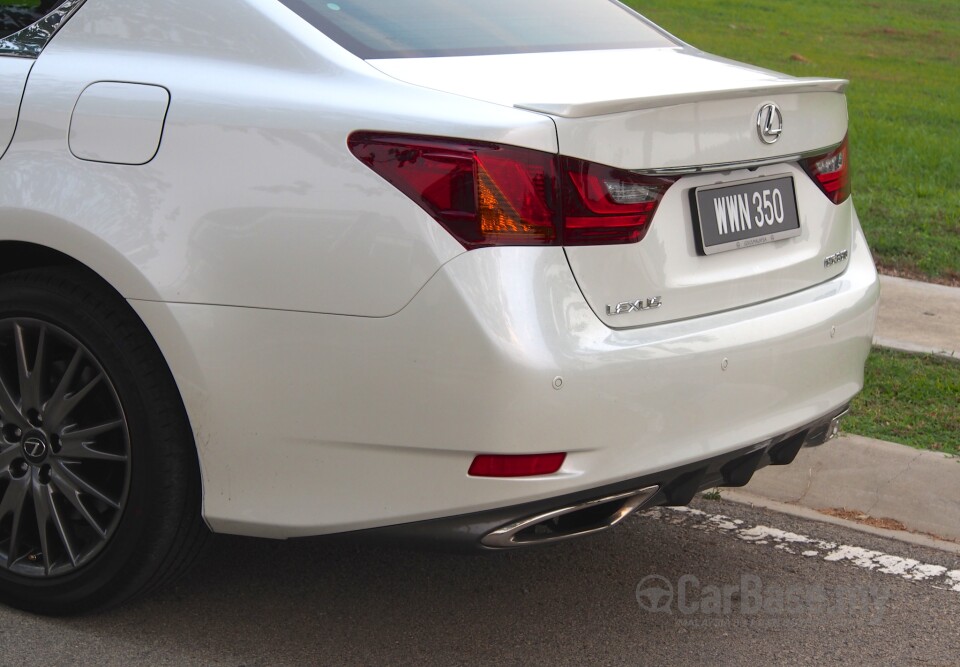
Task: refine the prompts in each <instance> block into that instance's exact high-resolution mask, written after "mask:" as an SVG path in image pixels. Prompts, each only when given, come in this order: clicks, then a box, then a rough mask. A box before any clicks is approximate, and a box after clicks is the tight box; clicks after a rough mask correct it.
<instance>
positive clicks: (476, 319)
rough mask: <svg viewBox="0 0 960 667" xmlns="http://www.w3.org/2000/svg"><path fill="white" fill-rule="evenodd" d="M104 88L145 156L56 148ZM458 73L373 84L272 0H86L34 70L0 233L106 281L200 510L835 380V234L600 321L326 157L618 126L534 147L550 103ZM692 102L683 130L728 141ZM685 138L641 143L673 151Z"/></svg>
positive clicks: (6, 166) (388, 488)
mask: <svg viewBox="0 0 960 667" xmlns="http://www.w3.org/2000/svg"><path fill="white" fill-rule="evenodd" d="M581 55H583V57H585V58H588V59H591V58H593V57H594V56H593V55H592V54H581ZM557 57H565V56H557ZM598 57H599V56H598ZM683 62H684V63H686V64H689V65H690V66H691V67H693V66H694V65H695V64H696V63H701V64H703V63H710V62H713V61H708V60H703V61H702V62H701V60H700V59H690V60H684V61H683ZM705 66H707V67H708V69H709V68H713V67H714V66H716V67H719V68H720V69H719V70H716V71H721V70H722V71H725V72H727V75H729V76H730V77H736V76H740V74H736V73H735V72H739V71H740V70H738V69H737V67H739V66H732V65H728V64H722V63H721V64H719V65H716V63H714V64H713V65H709V64H708V65H705ZM505 71H506V70H505ZM711 71H714V70H711ZM518 74H519V72H513V75H514V76H517V75H518ZM741 74H742V76H743V77H745V79H746V78H750V77H761V78H762V77H763V76H768V77H771V78H772V79H774V80H779V79H778V75H773V74H766V75H764V74H762V73H758V71H757V70H749V69H748V68H743V72H742V73H741ZM461 76H462V75H461ZM725 76H726V75H725ZM463 78H464V81H468V78H467V77H463ZM521 78H522V77H521ZM619 79H620V77H614V78H613V79H611V80H610V81H608V83H607V84H604V85H608V84H609V85H612V83H613V82H615V81H617V80H619ZM107 81H116V82H125V81H126V82H130V81H136V82H142V83H144V84H149V85H153V86H160V87H163V88H164V89H166V90H167V91H169V93H170V106H169V110H168V115H167V120H166V125H165V128H164V131H163V137H162V148H161V150H160V151H159V153H158V154H157V155H156V157H155V158H154V159H153V160H151V161H150V162H149V163H148V164H145V165H142V166H131V165H125V164H106V163H102V162H89V161H83V160H78V159H77V158H76V157H74V156H73V155H72V154H71V153H70V151H69V146H68V140H69V133H70V120H71V116H72V115H73V113H74V108H75V106H76V103H77V100H78V99H79V98H80V97H81V94H82V93H83V91H84V90H86V89H87V88H88V86H90V84H92V83H97V82H107ZM534 83H535V82H534V81H528V82H526V84H529V85H533V84H534ZM621 83H622V81H621ZM693 83H696V81H693V82H691V84H693ZM474 84H476V85H477V86H478V94H477V95H464V94H458V93H454V92H445V91H438V90H431V89H429V88H428V87H425V86H423V85H416V86H415V85H411V84H408V83H403V82H401V81H398V80H397V79H395V78H392V77H389V76H387V75H386V74H384V73H382V72H380V71H378V70H376V69H375V68H373V67H371V66H370V65H368V64H366V63H364V62H362V61H360V60H358V59H356V58H354V57H353V56H351V55H350V54H349V53H347V52H346V51H344V50H343V49H342V48H340V47H339V46H337V45H335V44H333V43H332V42H330V40H328V39H327V38H325V37H324V36H322V35H320V34H319V33H317V32H316V31H315V30H314V29H313V28H311V27H310V26H308V25H306V24H305V23H304V22H303V21H302V20H301V19H299V18H298V17H296V16H294V15H293V14H291V13H290V12H289V11H288V10H287V9H286V8H284V7H283V6H282V5H280V4H279V3H277V2H275V0H205V2H203V3H196V2H194V1H192V0H162V1H161V0H126V1H121V0H90V2H87V3H86V4H85V6H84V7H83V8H82V10H81V11H80V12H78V14H77V15H76V16H75V17H74V18H73V19H72V20H71V21H70V22H69V23H68V24H67V25H66V26H65V27H64V28H63V29H62V30H61V31H60V32H59V33H58V35H57V36H56V38H55V39H54V40H53V41H52V42H51V44H50V45H49V47H48V48H47V49H46V50H45V51H44V53H43V55H42V56H41V57H40V58H39V59H38V61H37V62H36V65H35V66H34V69H33V71H32V73H31V76H30V83H29V86H27V90H26V93H25V95H24V97H23V105H22V118H21V122H20V125H19V127H18V130H17V135H16V138H15V140H14V142H13V143H12V144H11V147H10V149H9V150H8V152H7V154H6V155H5V156H4V157H3V159H2V160H0V235H2V236H3V238H4V239H5V240H19V241H27V242H31V243H37V244H41V245H46V246H48V247H51V248H54V249H56V250H59V251H61V252H64V253H66V254H68V255H71V256H72V257H74V258H76V259H77V260H79V261H81V262H83V263H85V264H86V265H88V266H89V267H91V268H92V269H93V270H95V271H96V272H98V273H99V274H100V275H101V276H103V277H104V279H106V280H107V281H108V282H110V283H111V284H112V285H113V286H114V287H116V288H117V290H118V291H120V293H121V294H123V295H124V296H125V297H127V298H128V299H130V300H131V303H132V304H133V306H134V308H135V309H136V311H137V312H138V313H139V314H140V315H141V317H142V318H143V320H144V322H145V323H146V324H147V326H148V328H149V329H150V331H151V333H152V334H153V335H154V337H155V338H156V340H157V342H158V344H159V345H160V348H161V349H162V351H163V352H164V354H165V356H166V359H167V361H168V363H169V365H170V367H171V368H172V370H173V372H174V375H175V377H176V380H177V382H178V385H179V388H180V390H181V393H182V395H183V397H184V401H185V404H186V407H187V410H188V413H189V416H190V419H191V422H192V424H193V427H194V430H195V433H196V441H197V445H198V449H199V452H200V458H201V462H202V466H203V479H204V488H205V500H204V503H205V505H204V506H205V513H206V516H207V518H208V519H209V520H210V522H211V524H212V525H213V526H214V527H216V528H217V529H219V530H223V531H231V532H239V533H246V534H253V535H264V536H273V537H286V536H294V535H309V534H316V533H327V532H333V531H337V530H350V529H359V528H365V527H370V526H377V525H386V524H391V523H396V522H398V521H407V520H417V519H423V518H431V517H438V516H445V515H450V514H456V513H460V512H467V511H472V510H480V509H489V508H493V507H498V506H502V505H505V504H511V503H516V502H522V501H525V500H535V499H543V498H548V497H551V496H554V495H560V494H564V493H569V492H572V491H577V490H584V489H589V488H593V487H595V486H597V485H600V484H604V483H608V482H615V481H618V480H622V479H626V478H629V477H632V476H635V475H639V474H643V473H645V472H652V471H656V470H663V469H668V468H672V467H675V466H678V465H682V464H685V463H691V462H695V461H697V460H700V459H702V458H704V457H707V456H711V455H713V454H718V453H722V452H726V451H730V450H733V449H735V448H738V447H740V446H742V445H745V444H750V443H754V442H757V441H760V440H763V439H765V438H768V437H770V436H773V435H776V434H779V433H782V432H784V431H786V430H789V429H791V428H793V427H796V426H799V425H802V424H804V423H807V422H809V421H810V420H812V419H814V418H816V417H819V416H821V415H823V414H824V413H826V412H828V411H829V410H831V409H833V408H835V407H838V406H840V405H842V404H843V403H845V402H846V401H847V400H849V398H850V397H851V396H852V395H853V394H854V393H856V391H857V390H858V389H859V388H860V386H861V382H862V369H863V361H864V358H865V357H866V354H867V351H868V350H869V343H870V337H871V334H872V328H873V322H874V319H875V308H876V305H875V304H876V298H877V285H876V273H875V271H874V268H873V265H872V262H871V260H870V257H869V254H868V251H867V249H866V246H865V243H864V242H863V240H862V236H860V235H859V230H857V231H856V241H855V243H854V246H853V248H852V256H851V260H850V267H849V269H848V270H847V271H846V273H844V274H843V275H842V276H839V277H836V278H834V279H832V280H830V281H828V282H825V283H822V284H819V285H816V286H813V287H810V288H809V289H806V290H803V291H799V292H797V293H794V294H791V295H790V296H787V297H783V298H781V299H777V300H773V301H766V302H763V303H759V304H756V305H754V306H751V307H748V308H742V309H739V310H737V311H729V312H722V313H717V314H714V315H710V316H707V317H700V318H691V319H688V320H684V321H678V322H674V323H669V324H663V325H661V326H658V327H648V328H643V329H634V330H629V331H617V330H612V329H610V328H608V327H607V326H605V325H604V324H603V323H602V322H601V321H600V320H599V319H598V318H597V316H596V315H595V314H594V312H593V310H591V308H590V304H588V303H587V301H586V300H585V299H584V297H583V294H582V292H581V290H580V288H579V286H578V285H577V283H576V281H575V279H574V276H573V274H572V273H571V270H570V263H569V262H568V260H567V257H566V255H565V254H564V252H563V250H562V249H560V248H540V249H538V248H501V249H486V250H478V251H474V252H469V253H467V252H464V250H463V248H462V247H461V246H460V245H459V244H458V243H457V242H456V241H454V240H453V239H452V238H451V237H450V236H449V235H448V234H447V233H446V232H445V231H443V230H442V229H441V228H440V226H439V225H438V224H436V223H435V222H434V221H433V220H432V219H431V218H430V217H429V216H428V215H427V214H426V213H424V212H423V211H422V210H421V209H420V208H419V207H417V206H416V205H415V204H414V203H413V202H411V201H410V200H408V199H407V198H406V197H404V196H403V195H401V194H400V193H399V192H398V191H396V190H395V189H394V188H392V187H390V186H388V185H387V184H386V183H385V182H384V181H383V180H382V179H380V177H378V176H377V175H376V174H374V173H373V172H372V171H370V170H369V169H367V168H366V167H365V166H364V165H362V164H361V163H359V161H357V160H356V159H355V158H354V157H353V156H352V155H351V154H350V153H349V151H348V150H347V147H346V139H347V137H348V135H349V134H350V132H352V131H354V130H358V129H366V130H382V131H393V132H407V133H419V134H435V135H444V136H453V137H463V138H466V139H474V140H479V141H489V142H497V143H504V144H511V145H517V146H523V147H528V148H532V149H536V150H541V151H546V152H551V153H556V152H558V151H563V152H567V147H568V146H569V147H570V149H571V150H573V149H574V148H575V147H576V146H577V145H578V144H577V143H576V142H575V141H573V140H572V139H571V137H572V136H574V135H576V136H577V137H579V136H580V135H579V134H577V133H578V132H581V131H582V134H583V136H584V137H603V136H604V135H603V133H604V132H608V131H612V129H613V128H616V127H617V123H623V124H626V125H627V126H634V125H636V127H639V125H637V124H638V123H639V122H640V119H641V118H646V117H645V116H643V115H642V112H638V113H639V114H640V115H633V114H626V115H623V116H621V115H611V116H606V117H604V118H607V119H608V120H609V121H610V124H609V125H603V124H598V123H592V122H591V123H586V122H584V123H579V124H578V125H576V127H574V126H573V125H570V126H567V127H569V128H573V129H571V132H572V134H571V133H569V132H568V133H567V134H564V131H565V130H564V131H562V132H561V139H560V142H561V143H558V135H557V126H556V125H555V122H554V119H553V118H551V117H548V116H546V115H544V114H541V113H534V112H530V111H524V110H520V109H517V108H514V107H513V106H510V105H504V104H499V103H496V102H491V101H484V100H483V99H480V98H479V97H482V96H480V88H482V87H483V86H484V85H486V84H485V82H483V81H479V80H477V81H474ZM498 85H500V84H498ZM631 85H633V84H631ZM698 85H699V84H698ZM701 90H702V88H701ZM627 92H629V91H627ZM630 94H632V93H630ZM530 99H533V98H530ZM831 99H833V98H831ZM601 101H602V100H601ZM709 104H712V103H705V105H704V106H703V107H697V106H696V105H693V107H691V108H696V109H700V110H701V111H702V110H704V109H706V110H710V109H714V107H711V106H709ZM730 104H732V105H733V106H731V107H730V108H731V109H735V108H739V105H742V104H743V101H742V100H739V101H735V102H730ZM798 104H799V102H798ZM689 110H690V109H686V111H689ZM731 113H732V112H731ZM628 116H629V118H628ZM569 120H570V122H571V123H573V122H574V120H575V119H569ZM579 120H583V121H586V120H591V121H592V120H594V119H579ZM702 120H703V123H704V126H703V127H704V129H703V131H702V134H700V135H697V136H699V137H700V140H702V139H703V138H704V137H706V136H708V135H710V136H713V135H716V136H721V135H722V136H724V137H725V136H726V135H727V134H728V133H730V132H733V136H736V132H739V130H738V129H736V128H733V126H732V125H731V124H730V123H729V122H728V121H727V120H725V119H723V118H721V119H720V120H719V121H716V122H714V121H711V119H710V118H702ZM663 122H665V123H666V122H667V121H666V120H664V121H663ZM840 122H841V121H840V120H838V119H831V120H830V121H829V123H827V125H828V126H829V127H833V126H835V125H837V124H839V123H840ZM691 127H693V126H692V124H691V123H690V122H686V121H685V124H679V125H669V124H667V125H663V126H661V128H660V129H659V130H657V132H663V131H668V130H669V131H671V132H674V131H676V132H681V131H683V132H688V131H691ZM577 128H579V129H577ZM604 128H606V129H604ZM731 128H733V129H731ZM635 129H636V128H635ZM625 136H626V135H625ZM636 136H641V135H633V137H636ZM651 136H653V135H651ZM656 136H657V137H658V141H659V134H657V135H656ZM688 138H689V137H687V136H686V135H685V134H681V135H678V136H676V137H674V139H675V140H676V142H677V144H678V145H679V146H681V147H682V150H674V151H671V150H668V148H669V146H668V144H669V142H666V143H663V144H662V146H661V144H658V148H657V150H649V151H647V152H645V153H643V155H647V156H648V157H649V159H651V160H657V161H662V162H663V164H660V165H659V166H668V164H667V162H669V160H679V159H681V158H683V159H688V158H690V154H689V153H685V152H684V151H685V150H687V147H686V143H687V139H688ZM79 140H80V139H78V141H79ZM578 140H579V139H578ZM730 141H733V139H731V140H730ZM564 142H567V143H564ZM616 142H617V143H619V144H623V145H633V144H634V143H636V142H635V141H633V138H631V140H630V141H627V140H626V139H625V138H624V137H620V138H619V139H616ZM725 142H727V140H726V139H723V138H722V137H721V139H720V140H718V142H717V143H716V144H711V145H710V146H705V148H704V153H703V154H702V155H701V157H710V156H711V155H712V154H713V153H711V152H710V151H721V148H720V147H722V145H723V144H724V143H725ZM727 143H729V142H727ZM583 145H587V144H583ZM664 146H666V148H664ZM731 146H732V144H731ZM114 150H118V149H116V147H115V148H114ZM590 150H598V149H596V148H595V147H594V148H591V149H590ZM644 150H646V149H644ZM737 150H739V149H737V148H735V147H731V149H730V152H729V153H728V154H726V155H727V157H730V156H731V155H738V154H739V153H737ZM743 150H747V149H743ZM752 151H753V149H750V150H749V151H747V152H750V153H752ZM81 152H82V151H81ZM721 152H722V151H721ZM635 166H641V165H639V164H638V165H635ZM678 259H679V258H678ZM662 267H663V268H664V270H666V267H667V264H666V263H664V264H663V265H662ZM761 268H763V267H761ZM766 268H768V269H769V268H770V267H769V266H767V267H766ZM798 279H803V277H802V276H800V277H799V278H798ZM210 304H219V305H210ZM319 313H324V314H319ZM831 327H836V328H837V329H838V335H837V337H836V338H830V337H829V331H830V329H831ZM724 358H728V359H729V362H730V363H729V368H727V369H726V370H725V371H721V369H720V363H719V361H720V360H721V359H724ZM558 376H559V377H563V379H564V382H563V387H562V389H560V390H557V389H555V388H554V386H553V380H554V378H556V377H558ZM731 392H734V393H735V394H736V396H737V398H738V400H739V401H740V403H741V406H742V407H741V409H739V410H737V411H731V410H729V409H727V407H726V401H727V399H728V398H729V396H730V394H731ZM678 397H682V399H683V400H680V398H678ZM689 404H693V405H696V406H698V413H699V419H697V420H691V419H690V418H689V414H690V408H689ZM265 413H269V418H268V419H267V420H266V421H265V418H264V414H265ZM584 415H589V418H584V417H583V416H584ZM637 424H642V428H638V427H637ZM557 449H561V450H566V451H569V452H570V456H569V457H568V459H567V463H566V464H565V467H564V469H563V471H562V473H561V474H559V475H555V476H550V477H547V478H543V479H536V480H490V479H483V480H481V479H468V478H466V475H465V471H466V469H467V466H468V465H469V461H470V460H471V458H472V456H473V455H474V454H475V453H477V452H481V451H482V452H503V453H516V452H530V451H531V450H535V451H536V450H539V451H556V450H557ZM424 489H429V491H430V493H425V492H424Z"/></svg>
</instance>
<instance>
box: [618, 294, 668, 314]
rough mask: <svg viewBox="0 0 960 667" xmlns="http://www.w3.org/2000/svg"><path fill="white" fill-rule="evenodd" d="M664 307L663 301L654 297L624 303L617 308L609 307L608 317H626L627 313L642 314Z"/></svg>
mask: <svg viewBox="0 0 960 667" xmlns="http://www.w3.org/2000/svg"><path fill="white" fill-rule="evenodd" d="M661 306H663V299H662V298H661V297H659V296H654V297H651V298H649V299H637V300H636V301H623V302H621V303H618V304H617V305H615V306H610V305H608V306H607V315H624V314H626V313H640V312H643V311H644V310H656V309H657V308H660V307H661Z"/></svg>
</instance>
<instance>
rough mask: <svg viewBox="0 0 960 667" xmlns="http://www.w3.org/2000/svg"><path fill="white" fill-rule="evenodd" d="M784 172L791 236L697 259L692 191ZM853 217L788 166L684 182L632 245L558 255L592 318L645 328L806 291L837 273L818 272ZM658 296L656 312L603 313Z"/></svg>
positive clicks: (842, 246)
mask: <svg viewBox="0 0 960 667" xmlns="http://www.w3.org/2000/svg"><path fill="white" fill-rule="evenodd" d="M783 174H789V175H791V176H792V177H793V182H794V188H795V189H796V193H797V200H798V210H799V217H800V230H801V233H800V235H799V236H795V237H793V238H789V239H783V240H781V241H774V242H773V243H768V244H763V245H757V246H753V247H749V248H741V249H738V250H730V251H727V252H721V253H717V254H715V255H708V256H704V255H699V254H698V253H697V247H696V240H695V236H694V233H695V229H694V226H695V224H696V222H695V218H694V213H693V211H692V205H691V195H692V192H693V190H694V189H695V188H697V187H701V186H707V185H713V184H716V183H722V182H731V181H740V180H744V179H751V178H763V177H770V176H780V175H783ZM855 220H856V213H855V211H854V208H853V203H852V201H851V200H847V201H846V202H845V203H843V204H841V205H840V206H836V205H834V204H832V203H831V202H830V201H829V200H828V199H827V198H826V197H825V196H824V195H823V193H821V192H820V190H819V189H817V186H816V185H814V183H813V182H812V181H811V180H810V179H809V178H808V177H807V175H806V174H805V173H804V172H803V171H802V170H801V169H799V168H797V167H796V166H794V165H774V166H770V167H762V168H760V169H758V170H756V171H755V172H748V171H746V170H743V171H738V172H733V173H731V174H719V175H718V174H712V175H701V176H690V177H686V178H683V179H681V180H680V181H678V182H677V183H675V184H674V185H673V186H672V187H671V189H670V190H669V191H668V192H667V194H666V196H665V197H664V199H663V201H662V203H661V205H660V208H659V209H658V211H657V214H656V216H655V217H654V219H653V222H652V223H651V226H650V231H649V232H648V233H647V236H646V238H644V239H643V240H642V241H641V242H640V243H634V244H625V245H612V246H581V247H569V248H567V249H566V252H567V257H568V258H569V259H570V266H571V268H572V269H573V272H574V275H575V276H576V277H577V283H578V284H579V285H580V288H581V289H582V290H583V293H584V295H585V296H586V298H587V301H588V302H589V303H590V305H591V306H592V307H593V310H594V312H595V313H596V314H597V316H598V317H599V318H600V319H601V320H603V322H604V323H605V324H607V325H608V326H611V327H616V328H628V327H641V326H651V325H654V324H658V323H661V322H669V321H672V320H679V319H684V318H688V317H696V316H699V315H703V314H705V313H713V312H719V311H723V310H729V309H731V308H738V307H741V306H745V305H748V304H750V303H757V302H760V301H765V300H767V299H772V298H775V297H778V296H782V295H784V294H789V293H791V292H796V291H798V290H802V289H806V288H807V287H809V286H810V285H815V284H817V283H820V282H823V281H826V280H829V279H830V278H833V277H835V276H836V275H838V274H840V273H841V272H842V271H844V270H845V269H846V267H847V263H846V262H841V263H839V264H835V265H833V266H831V267H830V268H824V266H823V258H824V257H826V256H828V255H832V254H833V253H836V252H838V251H841V250H849V249H851V247H852V246H851V244H852V243H855V242H856V238H857V237H856V235H854V233H853V230H854V228H855V226H857V227H858V226H859V223H855V222H854V221H855ZM654 296H660V297H662V301H663V306H662V307H660V308H657V309H654V310H646V311H643V312H634V313H624V314H620V315H608V314H607V312H606V306H607V305H609V304H613V305H614V306H615V305H616V304H618V303H620V302H623V301H635V300H637V299H640V298H643V299H647V298H650V297H654Z"/></svg>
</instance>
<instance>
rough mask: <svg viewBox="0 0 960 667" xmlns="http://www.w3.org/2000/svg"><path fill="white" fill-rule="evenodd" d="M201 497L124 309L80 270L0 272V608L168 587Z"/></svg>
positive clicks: (193, 532) (153, 350) (48, 610)
mask: <svg viewBox="0 0 960 667" xmlns="http://www.w3.org/2000/svg"><path fill="white" fill-rule="evenodd" d="M78 397H79V398H78ZM200 502H201V489H200V472H199V465H198V462H197V454H196V448H195V446H194V443H193V437H192V435H191V430H190V428H189V423H188V421H187V418H186V414H185V411H184V408H183V403H182V401H181V399H180V395H179V392H178V391H177V388H176V385H175V383H174V381H173V377H172V375H171V374H170V371H169V369H168V368H167V366H166V363H165V362H164V360H163V358H162V356H161V354H160V351H159V349H158V348H157V345H156V343H155V342H154V340H153V338H152V337H151V336H150V334H149V333H148V332H147V331H146V328H145V327H144V325H143V323H142V322H141V321H140V319H139V318H138V317H137V316H136V314H135V313H134V312H133V311H132V309H131V308H130V307H129V305H128V304H127V303H126V302H125V301H124V300H123V299H122V298H121V297H120V296H119V295H118V294H116V293H115V292H114V291H113V290H111V289H110V288H109V287H108V286H106V285H104V284H103V283H102V282H101V281H100V280H99V279H98V278H96V277H95V276H93V275H91V274H89V273H88V272H86V271H84V270H82V269H73V268H70V269H67V268H55V269H49V270H42V271H41V270H30V271H20V272H16V273H11V274H8V275H5V276H2V277H0V601H2V602H5V603H7V604H9V605H12V606H15V607H19V608H21V609H25V610H28V611H32V612H36V613H42V614H51V615H62V614H72V613H80V612H85V611H91V610H97V609H102V608H104V607H107V606H111V605H115V604H117V603H120V602H122V601H124V600H127V599H129V598H131V597H133V596H136V595H139V594H142V593H145V592H147V591H149V590H151V589H153V588H155V587H157V586H160V585H163V584H165V583H169V582H170V581H171V580H172V579H174V578H175V577H177V576H179V575H180V574H182V573H183V572H184V571H185V570H186V569H187V567H189V565H190V564H191V563H192V562H193V561H194V560H195V559H196V557H197V556H198V555H199V553H200V551H201V550H202V547H203V546H204V544H205V543H206V541H207V538H208V536H209V532H208V530H207V529H206V527H205V526H204V524H203V522H202V519H201V516H200Z"/></svg>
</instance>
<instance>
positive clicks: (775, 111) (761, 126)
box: [757, 102, 783, 144]
mask: <svg viewBox="0 0 960 667" xmlns="http://www.w3.org/2000/svg"><path fill="white" fill-rule="evenodd" d="M782 133H783V114H782V113H780V107H778V106H777V105H776V104H774V103H773V102H769V103H768V104H764V105H763V106H762V107H760V113H758V114H757V135H758V136H759V137H760V141H762V142H763V143H765V144H775V143H777V140H778V139H779V138H780V135H781V134H782Z"/></svg>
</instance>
